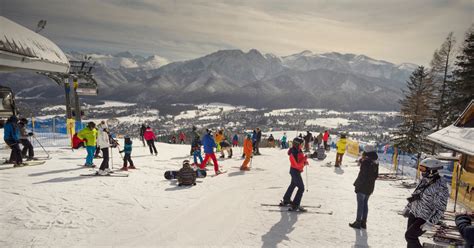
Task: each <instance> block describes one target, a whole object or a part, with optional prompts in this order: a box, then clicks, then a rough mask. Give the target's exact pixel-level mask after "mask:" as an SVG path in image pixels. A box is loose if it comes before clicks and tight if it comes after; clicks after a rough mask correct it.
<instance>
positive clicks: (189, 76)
mask: <svg viewBox="0 0 474 248" xmlns="http://www.w3.org/2000/svg"><path fill="white" fill-rule="evenodd" d="M85 56H87V57H90V59H91V60H92V61H96V67H95V68H94V70H93V74H94V77H95V79H96V80H97V81H98V83H99V96H98V97H97V98H100V99H108V100H121V101H130V102H140V103H149V102H153V103H166V104H169V103H209V102H222V103H228V104H234V105H245V106H249V107H257V108H262V107H264V108H290V107H306V108H328V109H335V110H347V111H351V110H398V108H399V107H398V103H397V102H398V100H399V99H400V98H401V96H402V92H401V89H402V88H404V87H405V84H406V80H407V79H408V77H409V75H410V74H411V73H412V71H413V70H414V69H415V68H416V67H417V66H416V65H414V64H409V63H404V64H399V65H396V64H393V63H390V62H386V61H383V60H376V59H373V58H370V57H367V56H365V55H355V54H340V53H336V52H332V53H323V54H316V53H312V52H310V51H303V52H301V53H298V54H293V55H290V56H284V57H279V56H275V55H273V54H262V53H261V52H259V51H258V50H255V49H252V50H250V51H248V52H243V51H241V50H221V51H217V52H214V53H212V54H209V55H206V56H203V57H200V58H196V59H193V60H188V61H182V62H173V63H169V62H168V61H167V60H166V59H164V58H162V57H160V56H158V55H154V56H150V57H143V56H139V55H133V54H132V53H130V52H122V53H118V54H114V55H103V54H83V53H77V52H71V53H69V54H68V57H69V58H70V59H83V58H84V57H85ZM0 84H2V85H6V86H10V87H12V88H13V89H14V91H15V92H16V94H17V98H23V99H33V100H34V99H38V100H40V99H43V100H45V99H44V98H49V99H50V98H62V97H63V95H64V89H63V88H62V87H59V86H58V85H56V84H55V83H54V82H53V81H51V80H49V79H48V78H46V77H44V76H42V75H38V74H34V73H24V72H22V73H19V72H16V73H0Z"/></svg>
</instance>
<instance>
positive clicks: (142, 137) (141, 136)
mask: <svg viewBox="0 0 474 248" xmlns="http://www.w3.org/2000/svg"><path fill="white" fill-rule="evenodd" d="M145 130H146V126H145V124H142V126H141V127H140V140H141V141H142V142H143V146H145V137H144V135H145Z"/></svg>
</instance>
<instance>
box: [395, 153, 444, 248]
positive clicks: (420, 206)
mask: <svg viewBox="0 0 474 248" xmlns="http://www.w3.org/2000/svg"><path fill="white" fill-rule="evenodd" d="M442 168H443V164H442V163H441V161H439V160H437V159H433V158H427V159H424V160H423V161H421V162H420V165H419V169H420V171H421V172H422V173H423V178H422V179H421V181H420V183H419V184H418V186H417V187H416V189H415V191H414V192H413V193H412V194H411V196H410V197H409V198H407V200H408V204H407V206H406V207H405V210H404V213H403V215H404V216H405V217H408V225H407V231H406V232H405V239H406V241H407V247H422V246H421V244H420V241H419V239H418V237H420V236H421V235H422V234H423V233H424V231H425V230H430V229H432V227H433V226H434V225H436V224H438V222H439V220H440V219H441V217H442V216H443V214H444V211H445V210H446V206H447V204H448V198H449V191H448V186H447V185H446V182H445V181H444V180H443V178H441V176H440V175H439V173H438V170H439V169H442Z"/></svg>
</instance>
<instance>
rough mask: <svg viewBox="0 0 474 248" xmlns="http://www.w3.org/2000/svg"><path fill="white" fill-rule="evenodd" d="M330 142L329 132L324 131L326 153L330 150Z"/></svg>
mask: <svg viewBox="0 0 474 248" xmlns="http://www.w3.org/2000/svg"><path fill="white" fill-rule="evenodd" d="M328 141H329V131H328V130H326V131H324V134H323V142H324V149H326V151H327V150H328V149H329V145H328Z"/></svg>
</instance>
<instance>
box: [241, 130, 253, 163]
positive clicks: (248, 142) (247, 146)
mask: <svg viewBox="0 0 474 248" xmlns="http://www.w3.org/2000/svg"><path fill="white" fill-rule="evenodd" d="M252 150H253V148H252V135H250V134H247V138H246V139H245V140H244V154H245V160H244V162H243V163H242V166H240V170H250V167H249V166H248V164H249V162H250V160H251V159H252Z"/></svg>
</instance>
